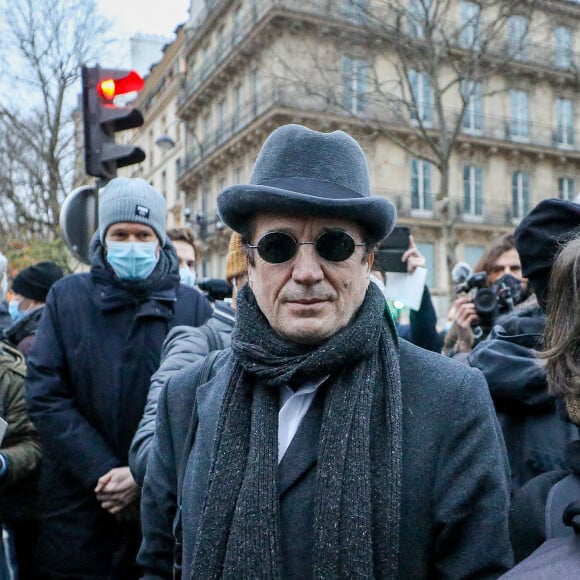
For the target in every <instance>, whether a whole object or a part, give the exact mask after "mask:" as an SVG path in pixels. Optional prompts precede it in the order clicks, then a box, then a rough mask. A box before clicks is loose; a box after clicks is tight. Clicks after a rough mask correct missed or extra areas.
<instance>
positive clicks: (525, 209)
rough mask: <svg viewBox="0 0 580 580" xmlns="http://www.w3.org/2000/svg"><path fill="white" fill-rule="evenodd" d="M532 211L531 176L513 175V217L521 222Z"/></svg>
mask: <svg viewBox="0 0 580 580" xmlns="http://www.w3.org/2000/svg"><path fill="white" fill-rule="evenodd" d="M529 211H530V174H529V173H526V172H525V171H514V172H513V173H512V217H513V219H516V220H521V219H522V218H523V217H524V216H525V215H526V214H528V213H529Z"/></svg>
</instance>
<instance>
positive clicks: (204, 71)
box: [200, 46, 210, 80]
mask: <svg viewBox="0 0 580 580" xmlns="http://www.w3.org/2000/svg"><path fill="white" fill-rule="evenodd" d="M209 71H210V59H209V47H208V46H204V47H203V48H202V49H201V74H200V77H201V80H203V79H205V78H206V77H207V76H208V75H209Z"/></svg>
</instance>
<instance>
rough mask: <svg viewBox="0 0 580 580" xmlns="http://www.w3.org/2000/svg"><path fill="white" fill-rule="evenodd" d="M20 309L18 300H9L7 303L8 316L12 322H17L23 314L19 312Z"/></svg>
mask: <svg viewBox="0 0 580 580" xmlns="http://www.w3.org/2000/svg"><path fill="white" fill-rule="evenodd" d="M19 307H20V300H10V301H9V302H8V314H10V318H12V320H13V321H15V322H16V321H17V320H18V319H19V318H20V317H21V316H22V314H23V312H22V311H21V310H19Z"/></svg>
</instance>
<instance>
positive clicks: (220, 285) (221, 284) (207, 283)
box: [197, 278, 232, 302]
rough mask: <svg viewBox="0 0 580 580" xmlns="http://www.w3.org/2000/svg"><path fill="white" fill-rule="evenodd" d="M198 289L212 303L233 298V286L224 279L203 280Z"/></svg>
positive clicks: (198, 284)
mask: <svg viewBox="0 0 580 580" xmlns="http://www.w3.org/2000/svg"><path fill="white" fill-rule="evenodd" d="M197 287H198V288H199V289H200V290H201V291H202V292H203V293H204V294H205V295H206V296H207V297H208V299H209V300H211V301H212V302H215V301H216V300H224V299H225V298H231V297H232V285H231V284H230V283H229V282H228V281H227V280H223V279H222V278H202V279H201V280H200V281H199V282H198V283H197Z"/></svg>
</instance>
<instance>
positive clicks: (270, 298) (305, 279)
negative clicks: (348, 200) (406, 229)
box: [248, 214, 373, 344]
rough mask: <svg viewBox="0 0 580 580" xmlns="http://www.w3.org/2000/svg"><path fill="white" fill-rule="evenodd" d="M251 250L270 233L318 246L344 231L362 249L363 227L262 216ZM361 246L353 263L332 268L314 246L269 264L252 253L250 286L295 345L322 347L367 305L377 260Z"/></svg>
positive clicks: (266, 313)
mask: <svg viewBox="0 0 580 580" xmlns="http://www.w3.org/2000/svg"><path fill="white" fill-rule="evenodd" d="M253 226H254V227H253V237H252V240H251V245H256V244H257V243H258V241H259V240H260V238H261V237H262V236H263V235H264V234H267V233H269V232H285V233H287V234H290V235H291V236H292V237H294V238H295V239H296V240H297V241H298V242H313V241H315V240H316V239H317V238H318V236H319V235H320V234H322V233H323V232H325V231H329V230H342V231H345V232H347V233H348V234H350V235H351V236H352V238H353V239H354V241H355V242H356V243H357V244H359V243H362V242H364V239H363V235H362V230H361V228H360V226H358V225H357V224H355V223H354V222H351V221H349V220H342V219H328V218H316V217H298V216H286V215H276V214H268V215H259V216H257V217H256V218H255V220H254V223H253ZM364 250H365V249H364V247H360V246H357V247H356V248H355V251H354V253H353V254H352V256H350V258H348V259H346V260H344V261H343V262H330V261H328V260H325V259H323V258H321V257H320V256H319V255H318V253H317V251H316V248H315V246H314V245H302V246H299V247H298V251H297V253H296V255H295V256H294V257H293V258H291V259H290V260H288V261H287V262H282V263H281V264H270V263H268V262H266V261H265V260H263V259H262V258H261V257H260V255H259V254H258V251H257V250H255V249H251V250H250V252H252V254H253V255H252V257H253V260H252V261H253V265H252V263H250V264H249V268H248V280H249V284H250V287H251V288H252V290H253V292H254V295H255V296H256V300H257V302H258V305H259V307H260V309H261V310H262V312H263V313H264V316H265V317H266V318H267V319H268V322H269V323H270V326H272V328H273V329H274V330H275V331H276V332H277V333H278V334H280V335H282V336H283V337H285V338H287V339H288V340H291V341H293V342H297V343H302V344H317V343H320V342H322V341H324V340H326V339H327V338H329V337H331V336H332V335H334V334H335V333H336V332H338V330H340V329H341V328H343V327H345V326H346V325H347V324H348V323H349V322H350V320H351V319H352V317H353V316H354V315H355V313H356V312H357V310H358V308H359V307H360V305H361V304H362V301H363V299H364V296H365V293H366V290H367V287H368V285H369V274H370V266H371V264H372V260H373V256H372V255H370V256H368V257H366V258H364Z"/></svg>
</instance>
